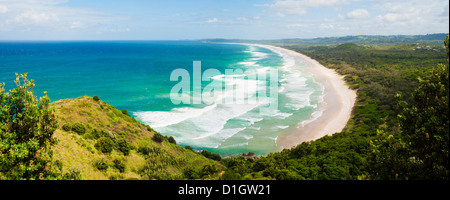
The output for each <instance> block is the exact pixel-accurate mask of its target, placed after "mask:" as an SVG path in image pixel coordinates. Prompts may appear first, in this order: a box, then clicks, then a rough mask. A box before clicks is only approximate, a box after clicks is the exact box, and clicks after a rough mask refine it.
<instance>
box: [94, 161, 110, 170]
mask: <svg viewBox="0 0 450 200" xmlns="http://www.w3.org/2000/svg"><path fill="white" fill-rule="evenodd" d="M92 165H93V166H94V167H95V168H96V169H98V170H100V171H104V170H107V169H108V167H109V164H108V161H107V160H106V159H104V158H99V159H96V160H94V163H93V164H92Z"/></svg>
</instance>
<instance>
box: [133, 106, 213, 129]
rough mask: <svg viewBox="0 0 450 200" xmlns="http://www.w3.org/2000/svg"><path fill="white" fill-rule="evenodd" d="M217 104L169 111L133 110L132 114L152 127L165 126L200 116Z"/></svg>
mask: <svg viewBox="0 0 450 200" xmlns="http://www.w3.org/2000/svg"><path fill="white" fill-rule="evenodd" d="M216 107H217V105H216V104H213V105H209V106H206V107H204V108H189V107H183V108H174V109H172V110H171V111H144V112H134V113H133V114H134V115H135V116H136V117H137V118H138V119H140V120H141V121H142V122H144V123H145V124H148V125H150V126H151V127H153V128H160V127H166V126H170V125H173V124H178V123H180V122H183V121H185V120H187V119H190V118H194V117H198V116H201V115H202V114H204V113H206V112H208V111H211V110H213V109H214V108H216Z"/></svg>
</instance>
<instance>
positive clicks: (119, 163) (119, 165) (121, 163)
mask: <svg viewBox="0 0 450 200" xmlns="http://www.w3.org/2000/svg"><path fill="white" fill-rule="evenodd" d="M113 163H114V168H116V169H117V170H119V172H120V173H123V172H125V167H126V164H125V160H123V159H118V158H116V159H114V160H113Z"/></svg>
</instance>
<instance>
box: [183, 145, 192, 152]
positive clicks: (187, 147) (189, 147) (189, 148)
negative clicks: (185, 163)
mask: <svg viewBox="0 0 450 200" xmlns="http://www.w3.org/2000/svg"><path fill="white" fill-rule="evenodd" d="M184 148H185V149H187V150H191V151H194V149H192V147H191V146H189V145H186V146H185V147H184Z"/></svg>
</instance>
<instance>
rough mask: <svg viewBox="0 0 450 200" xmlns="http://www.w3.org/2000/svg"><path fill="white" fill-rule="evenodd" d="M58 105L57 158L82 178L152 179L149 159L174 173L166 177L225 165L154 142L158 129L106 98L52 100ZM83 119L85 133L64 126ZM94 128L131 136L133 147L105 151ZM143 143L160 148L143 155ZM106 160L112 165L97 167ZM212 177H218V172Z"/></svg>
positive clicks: (111, 134)
mask: <svg viewBox="0 0 450 200" xmlns="http://www.w3.org/2000/svg"><path fill="white" fill-rule="evenodd" d="M51 105H52V106H53V107H54V109H55V115H56V118H57V120H58V122H59V128H58V129H57V130H56V131H55V133H54V136H55V137H56V138H57V139H59V143H58V145H57V146H56V147H55V149H54V159H57V160H60V161H61V162H62V163H63V167H64V170H68V169H70V168H73V169H77V170H79V171H81V176H82V179H89V180H92V179H112V178H115V179H151V178H154V177H149V176H148V174H147V173H143V172H142V170H141V169H143V167H144V166H146V165H147V166H148V165H149V163H157V164H158V166H162V168H163V169H160V170H163V171H166V172H169V174H170V177H169V178H168V177H165V178H164V179H181V178H184V177H183V171H184V170H185V169H186V168H193V167H194V168H198V169H202V167H203V166H205V165H214V166H216V167H217V168H218V169H221V168H222V165H221V164H219V163H217V162H215V161H212V160H209V159H207V158H205V157H203V156H201V155H199V154H197V153H194V152H192V151H190V150H187V149H185V148H183V147H180V146H178V145H176V144H172V143H169V142H168V141H167V140H165V141H163V142H162V143H157V142H154V141H153V140H152V139H151V138H152V136H153V135H154V134H155V132H154V131H153V130H152V129H151V128H150V127H149V126H146V125H144V124H141V123H140V122H138V121H136V120H135V119H133V118H131V117H129V116H127V115H124V114H122V112H121V111H119V110H117V109H115V108H114V107H113V106H111V105H109V104H107V103H105V102H103V101H101V100H100V101H94V100H93V98H92V97H87V96H84V97H79V98H76V99H64V100H59V101H56V102H54V103H52V104H51ZM75 123H81V124H83V125H84V126H85V127H86V131H85V133H84V134H77V133H74V132H72V131H69V132H66V131H64V130H63V129H62V126H63V125H65V124H68V125H73V124H75ZM94 129H95V130H96V131H97V132H103V133H107V135H109V136H110V137H112V138H115V139H119V138H123V139H125V140H127V141H128V142H129V143H130V144H131V146H132V150H131V151H130V154H129V155H127V156H125V155H123V153H121V152H120V151H118V150H117V149H114V150H113V151H112V152H111V153H107V154H104V153H102V152H100V151H99V150H97V149H96V148H95V143H96V142H97V139H95V138H93V137H92V134H91V133H92V132H93V131H94ZM140 146H148V147H151V148H152V149H156V150H157V152H154V153H150V154H149V155H143V154H142V153H138V152H137V149H138V148H139V147H140ZM101 159H103V160H106V161H107V163H108V165H109V167H108V169H106V170H99V169H97V168H96V167H94V162H96V161H98V160H101ZM114 160H123V161H124V162H125V166H126V167H125V171H124V172H120V171H119V170H118V169H116V168H115V167H114V164H113V163H114V162H113V161H114ZM209 178H217V177H215V176H214V175H213V176H209Z"/></svg>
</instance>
